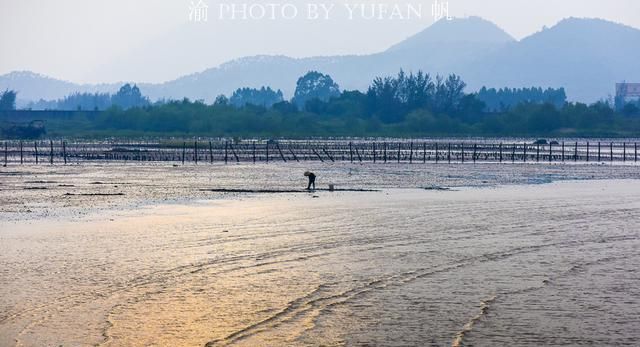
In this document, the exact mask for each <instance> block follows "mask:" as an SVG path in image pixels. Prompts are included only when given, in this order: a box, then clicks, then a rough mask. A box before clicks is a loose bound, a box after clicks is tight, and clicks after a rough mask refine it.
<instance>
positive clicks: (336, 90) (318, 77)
mask: <svg viewBox="0 0 640 347" xmlns="http://www.w3.org/2000/svg"><path fill="white" fill-rule="evenodd" d="M339 95H340V87H339V86H338V84H337V83H335V82H334V81H333V79H331V76H329V75H325V74H322V73H320V72H317V71H309V72H307V73H306V74H305V75H304V76H302V77H300V78H298V81H297V82H296V91H295V93H294V95H293V99H292V100H291V102H292V103H293V104H295V105H296V106H297V107H298V109H304V106H305V104H306V103H307V101H309V100H312V99H319V100H321V101H327V100H329V99H330V98H332V97H337V96H339Z"/></svg>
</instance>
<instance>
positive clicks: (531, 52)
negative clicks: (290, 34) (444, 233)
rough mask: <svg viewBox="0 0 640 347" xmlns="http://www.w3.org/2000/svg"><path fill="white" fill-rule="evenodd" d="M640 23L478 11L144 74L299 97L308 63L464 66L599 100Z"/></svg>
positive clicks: (173, 94)
mask: <svg viewBox="0 0 640 347" xmlns="http://www.w3.org/2000/svg"><path fill="white" fill-rule="evenodd" d="M638 57H640V30H638V29H635V28H632V27H628V26H625V25H621V24H617V23H613V22H608V21H605V20H600V19H577V18H569V19H565V20H562V21H561V22H559V23H558V24H556V25H555V26H553V27H551V28H548V29H543V30H542V31H540V32H537V33H535V34H533V35H531V36H529V37H526V38H524V39H522V40H520V41H517V40H515V39H514V38H513V37H511V36H510V35H509V34H507V33H506V32H504V31H503V30H502V29H500V28H499V27H498V26H496V25H495V24H493V23H491V22H489V21H486V20H484V19H481V18H478V17H470V18H464V19H454V20H451V21H446V20H442V21H439V22H437V23H435V24H433V25H431V26H430V27H428V28H426V29H425V30H423V31H421V32H419V33H417V34H415V35H413V36H412V37H409V38H408V39H406V40H404V41H402V42H400V43H398V44H396V45H393V46H392V47H390V48H389V49H387V50H385V51H383V52H381V53H377V54H371V55H349V56H329V57H311V58H300V59H296V58H289V57H285V56H253V57H245V58H240V59H235V60H232V61H230V62H227V63H224V64H222V65H220V66H218V67H214V68H210V69H207V70H205V71H202V72H198V73H194V74H191V75H187V76H184V77H180V78H178V79H175V80H173V81H169V82H165V83H159V84H148V83H139V84H138V85H139V87H140V89H141V90H142V92H143V93H144V94H145V95H148V96H149V97H150V98H151V99H159V98H174V99H181V98H183V97H189V98H190V99H204V100H205V101H207V102H211V101H213V100H214V99H215V97H216V96H217V95H219V94H226V95H230V94H231V93H232V92H233V91H234V90H235V89H237V88H240V87H261V86H271V87H272V88H274V89H276V88H279V89H281V90H282V91H283V92H284V94H285V96H287V97H290V96H291V95H292V94H293V91H294V89H295V83H296V80H297V78H298V77H300V76H301V75H303V74H304V73H306V72H307V71H309V70H318V71H321V72H323V73H328V74H330V75H331V76H332V77H333V79H334V80H335V81H336V82H337V83H338V84H339V85H340V87H341V88H342V89H347V90H352V89H359V90H366V88H367V86H368V85H369V84H370V82H371V80H372V79H373V78H374V77H376V76H384V75H391V74H395V73H397V72H398V70H399V69H400V68H403V69H405V70H408V71H409V70H411V71H416V70H418V69H421V70H423V71H425V72H429V73H431V74H434V75H435V74H436V73H439V74H449V73H456V74H458V75H461V76H462V78H463V80H465V81H466V82H467V84H468V88H467V91H473V90H477V89H479V88H480V87H482V86H487V87H496V88H500V87H531V86H536V87H538V86H539V87H564V88H566V91H567V95H568V97H569V99H570V100H575V101H583V102H594V101H597V100H599V99H601V98H606V97H607V96H608V95H610V94H613V93H614V84H615V83H616V82H620V81H624V80H626V81H640V62H639V61H638ZM122 84H123V83H111V84H98V85H88V84H74V83H71V82H66V81H61V80H56V79H53V78H49V77H46V76H42V75H39V74H35V73H32V72H11V73H9V74H6V75H2V76H0V89H1V90H4V89H5V88H10V89H15V90H17V91H19V94H18V97H19V99H20V100H21V103H22V104H24V103H25V102H26V101H27V100H38V99H41V98H42V99H56V98H61V97H63V96H65V95H68V94H70V93H73V92H85V91H86V92H96V91H100V92H115V91H116V90H117V89H118V88H119V87H120V86H121V85H122Z"/></svg>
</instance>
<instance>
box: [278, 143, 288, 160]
mask: <svg viewBox="0 0 640 347" xmlns="http://www.w3.org/2000/svg"><path fill="white" fill-rule="evenodd" d="M276 147H277V148H278V152H280V158H282V161H283V162H285V163H286V162H287V159H285V157H284V154H282V150H281V149H280V144H279V143H276Z"/></svg>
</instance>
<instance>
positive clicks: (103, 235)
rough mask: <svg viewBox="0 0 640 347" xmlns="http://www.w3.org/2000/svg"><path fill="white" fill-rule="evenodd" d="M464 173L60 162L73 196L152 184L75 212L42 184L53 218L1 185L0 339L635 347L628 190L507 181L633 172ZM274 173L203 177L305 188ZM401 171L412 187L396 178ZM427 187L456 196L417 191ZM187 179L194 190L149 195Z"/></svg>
mask: <svg viewBox="0 0 640 347" xmlns="http://www.w3.org/2000/svg"><path fill="white" fill-rule="evenodd" d="M468 167H469V168H470V169H468V170H460V169H459V168H458V170H453V169H449V170H448V169H442V170H441V171H439V172H438V171H436V170H430V169H428V168H424V167H422V168H421V167H419V166H415V167H412V168H411V170H414V171H412V172H394V171H393V170H392V169H391V168H389V169H385V170H388V171H384V172H383V173H384V175H383V173H376V174H367V175H369V176H370V177H369V176H367V177H368V178H366V179H361V177H362V176H361V177H360V178H358V179H356V178H353V176H354V175H364V174H363V173H362V171H360V172H358V173H354V168H343V167H337V168H332V170H334V171H329V170H326V171H321V172H323V176H320V177H326V176H328V175H335V176H336V181H338V184H339V186H342V187H382V188H385V187H387V188H385V189H383V190H382V191H381V192H357V193H355V192H335V193H330V192H317V193H315V194H275V195H273V194H272V195H233V194H215V195H212V194H211V193H207V192H199V190H198V189H194V187H200V184H199V183H201V180H202V179H203V178H202V177H206V175H207V171H205V170H204V169H197V170H200V171H193V172H188V173H187V175H186V176H187V177H186V179H185V182H186V183H185V184H184V186H182V188H181V187H179V186H176V183H175V182H177V180H176V179H175V178H172V177H173V176H174V175H175V176H178V175H180V174H179V173H173V172H172V171H169V172H170V173H169V174H166V175H165V176H164V177H165V179H164V180H162V181H156V180H153V178H157V175H158V172H162V171H163V170H164V171H165V172H166V171H167V170H172V169H173V168H169V169H167V168H160V169H158V168H153V167H149V168H143V169H140V168H138V169H136V170H140V171H144V170H148V172H147V175H140V174H139V171H137V172H136V173H135V174H133V173H132V172H129V173H128V174H125V173H122V174H121V175H122V176H121V177H119V176H118V175H116V174H114V173H113V172H112V173H109V172H106V173H105V171H104V170H98V169H96V170H95V174H87V173H86V172H91V171H85V174H82V175H80V174H77V173H74V172H72V171H71V170H72V169H69V168H58V170H69V172H64V174H58V176H57V178H55V179H51V180H55V181H59V182H67V183H68V182H73V183H74V184H76V185H78V187H73V188H74V190H73V191H77V192H84V191H94V190H96V189H99V190H101V191H102V190H109V191H111V190H113V189H117V188H113V187H107V186H108V184H105V183H111V184H112V183H114V182H120V180H122V179H127V180H128V182H134V181H138V182H141V181H145V180H149V182H148V185H149V186H151V187H147V188H139V187H138V188H137V194H139V195H134V193H133V192H134V191H136V189H133V188H126V189H127V190H126V191H125V192H126V194H127V195H125V196H124V198H126V199H132V196H135V197H136V198H137V197H140V198H146V199H148V200H149V201H153V203H147V204H142V205H140V204H136V205H127V206H130V208H120V209H106V210H102V211H94V212H93V213H91V214H89V215H83V216H76V215H74V214H70V213H69V211H73V209H72V208H70V207H69V206H67V207H65V204H66V205H70V206H71V207H73V208H82V206H81V205H85V204H87V205H89V206H88V207H90V205H91V201H92V200H90V199H94V198H96V197H92V196H84V197H82V198H78V199H74V200H70V201H66V202H64V203H61V202H59V201H56V200H55V199H56V198H58V197H59V196H60V194H61V193H62V192H63V189H69V187H57V186H56V188H51V189H50V190H49V189H48V190H45V191H44V193H45V195H43V196H44V198H42V199H43V200H44V203H45V204H49V207H47V208H42V209H39V210H38V209H37V206H35V207H34V206H31V208H34V209H35V211H45V210H46V211H53V212H55V213H52V214H50V215H40V214H39V215H38V218H30V217H29V216H30V215H29V214H28V213H27V214H24V213H21V212H20V211H16V210H15V208H16V206H21V205H20V203H24V202H25V200H27V199H30V197H31V195H29V194H32V193H33V191H31V190H26V191H25V190H20V189H17V187H19V186H20V185H21V184H23V185H24V184H26V183H24V182H25V181H26V180H27V179H32V178H33V177H32V176H33V173H31V174H29V175H19V176H17V177H20V178H19V179H18V178H15V177H14V178H12V179H11V180H6V181H4V182H3V189H7V187H13V188H12V189H13V190H12V191H11V192H10V194H9V196H11V199H12V200H11V201H13V202H12V203H7V204H6V205H5V206H8V207H6V208H5V210H3V212H2V214H3V216H7V217H8V218H5V219H3V220H2V221H0V264H2V266H1V267H0V345H2V346H5V345H6V346H12V345H18V346H43V345H55V346H59V345H64V346H83V345H87V346H88V345H105V346H142V345H147V346H154V345H155V346H203V345H206V344H208V345H209V346H218V345H241V346H283V345H286V346H318V345H328V346H342V345H347V346H361V345H384V346H407V345H414V346H463V345H464V346H471V345H473V346H501V345H510V346H540V345H550V346H553V345H555V346H560V345H562V346H584V345H590V346H621V345H629V346H637V345H638V344H639V343H640V315H639V314H638V313H639V312H640V271H639V270H638V268H639V265H640V231H639V230H638V228H637V225H640V181H638V180H629V179H626V180H584V181H566V182H555V183H548V184H538V185H517V184H518V183H526V182H527V181H528V180H529V177H543V178H545V179H549V180H551V179H553V177H556V176H554V175H557V177H561V178H569V179H570V178H590V177H588V176H589V175H591V176H598V175H602V176H606V175H607V172H608V173H609V175H612V176H613V175H621V176H625V175H632V174H633V171H628V172H627V171H625V170H633V169H634V168H620V169H619V170H618V171H615V174H612V172H614V169H613V168H601V167H581V168H571V167H565V166H562V167H559V166H558V167H550V168H546V169H543V168H540V169H538V168H536V169H535V170H541V171H539V172H538V171H533V172H531V171H526V170H524V169H523V168H519V167H513V168H504V167H499V168H495V167H494V166H487V167H482V166H480V167H481V168H484V169H483V170H481V169H473V168H478V167H477V166H468ZM286 169H287V168H286V167H285V168H278V169H274V170H272V171H269V170H263V171H261V172H258V173H256V171H252V170H250V168H249V167H241V166H238V167H235V168H234V169H231V170H241V171H243V172H246V173H245V175H249V176H250V177H255V180H253V181H251V180H248V181H247V180H243V181H242V183H236V181H224V180H223V179H221V177H225V176H228V177H237V176H235V174H234V172H233V171H231V172H228V171H226V172H210V173H208V174H209V175H210V176H209V179H210V181H209V182H208V183H207V186H208V187H209V186H210V187H214V186H215V187H220V186H224V187H229V186H234V187H236V186H240V185H242V186H243V187H252V188H253V187H257V186H259V185H261V184H270V187H271V183H269V182H275V181H279V182H282V183H281V184H280V185H277V184H275V186H279V187H286V186H288V182H290V181H289V179H290V180H291V181H295V182H296V183H297V182H298V180H299V179H298V178H297V172H295V170H292V171H291V174H290V175H281V174H282V173H283V172H285V170H286ZM289 169H291V167H289ZM317 169H321V168H316V171H319V170H317ZM347 169H351V171H352V172H351V175H349V174H348V171H347ZM635 169H636V170H637V168H635ZM76 170H77V168H76ZM226 170H229V169H226ZM279 170H281V171H279ZM363 170H365V172H373V171H371V170H368V169H367V168H364V169H363ZM447 170H448V171H447ZM544 170H546V171H544ZM603 170H606V171H603ZM609 170H611V171H609ZM396 171H401V170H396ZM536 173H537V175H536ZM109 174H111V176H109ZM182 174H183V175H184V174H185V173H184V172H183V173H182ZM38 175H39V176H38V177H39V179H41V178H42V177H49V178H50V177H54V176H52V175H51V174H48V176H46V174H45V173H39V174H38ZM154 175H156V176H154ZM385 175H386V177H388V178H386V179H384V177H385ZM455 175H457V176H458V177H459V178H449V179H447V176H455ZM278 176H281V177H285V178H284V179H282V180H278V179H276V178H277V177H278ZM426 176H428V177H435V178H434V179H431V178H429V179H424V178H423V177H426ZM574 176H575V177H574ZM29 177H31V178H29ZM167 177H168V178H167ZM264 177H273V178H269V180H270V181H268V180H267V179H265V178H264ZM381 177H382V178H381ZM398 177H402V178H398ZM405 177H413V178H412V179H410V182H411V183H405V184H406V185H405V186H404V187H406V188H404V189H399V188H388V187H391V186H393V185H394V182H398V181H402V182H406V180H405ZM416 177H418V178H416ZM485 177H488V178H485ZM548 177H552V178H548ZM217 178H220V179H219V180H218V179H217ZM47 179H48V178H47ZM90 180H96V181H101V182H103V184H100V185H90V183H92V182H87V181H90ZM238 181H239V180H238ZM194 182H198V183H197V184H196V183H194ZM205 182H206V179H205ZM248 182H249V183H248ZM469 182H471V183H477V184H476V185H475V186H473V184H464V183H469ZM483 182H486V183H483ZM543 182H544V181H543ZM302 183H304V182H302ZM447 183H449V184H447ZM505 183H507V184H508V183H515V184H514V185H505ZM40 184H42V185H45V183H40ZM429 184H435V185H443V186H456V187H457V188H456V189H455V190H451V191H434V190H423V189H415V187H416V186H422V185H424V186H427V185H429ZM50 185H53V184H50ZM112 185H114V184H112ZM156 185H157V186H156ZM163 185H164V186H165V187H166V186H171V187H172V188H171V189H173V190H176V191H178V192H177V193H175V195H173V194H169V193H165V194H166V195H162V194H161V192H162V191H163V190H162V189H160V188H158V187H162V186H163ZM396 185H397V184H396ZM465 185H467V186H473V187H464V186H465ZM96 186H99V187H97V188H96ZM120 186H122V182H120ZM141 186H143V187H144V186H145V185H141ZM399 186H402V185H399ZM184 187H187V188H184ZM411 187H413V188H411ZM165 190H166V189H165ZM180 190H183V191H187V192H190V193H193V195H189V197H190V200H188V201H183V200H180V201H172V202H171V203H170V204H159V203H157V201H156V200H154V199H157V198H158V197H161V198H164V197H175V196H180V193H179V191H180ZM195 192H199V193H195ZM41 193H42V192H41ZM25 194H26V195H25ZM47 194H48V195H47ZM200 194H202V195H200ZM314 195H315V196H317V197H314ZM117 198H119V197H108V199H117ZM193 198H198V199H202V200H198V201H194V200H191V199H193ZM212 199H213V200H212ZM128 201H129V200H128ZM131 201H132V200H131ZM112 202H113V201H112ZM114 203H115V202H114ZM96 204H97V205H96V206H107V207H108V206H111V205H110V204H109V203H107V202H105V201H104V200H102V197H100V198H98V202H97V203H96ZM115 204H117V203H115Z"/></svg>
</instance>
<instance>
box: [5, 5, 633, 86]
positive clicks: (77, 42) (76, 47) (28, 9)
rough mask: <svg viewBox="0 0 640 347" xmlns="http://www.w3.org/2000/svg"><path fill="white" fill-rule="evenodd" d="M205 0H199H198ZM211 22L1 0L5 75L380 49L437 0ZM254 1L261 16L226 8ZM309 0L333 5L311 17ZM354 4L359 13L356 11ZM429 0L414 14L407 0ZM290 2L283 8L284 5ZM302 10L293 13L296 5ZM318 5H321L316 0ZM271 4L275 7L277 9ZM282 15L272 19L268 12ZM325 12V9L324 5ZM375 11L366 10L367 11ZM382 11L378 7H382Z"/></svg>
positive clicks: (582, 12) (77, 78)
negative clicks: (324, 16) (384, 10)
mask: <svg viewBox="0 0 640 347" xmlns="http://www.w3.org/2000/svg"><path fill="white" fill-rule="evenodd" d="M198 1H199V0H193V3H194V4H198ZM202 1H204V3H205V4H206V5H208V13H207V14H208V18H207V21H206V22H204V21H201V22H195V21H193V20H190V18H189V15H190V14H193V13H191V9H190V7H191V3H192V1H191V0H55V1H54V0H0V47H2V49H1V50H0V74H4V73H7V72H10V71H13V70H31V71H34V72H38V73H42V74H45V75H49V76H52V77H55V78H61V79H65V80H70V81H73V82H87V83H96V82H115V81H138V82H160V81H166V80H170V79H174V78H176V77H178V76H181V75H185V74H189V73H192V72H197V71H201V70H204V69H207V68H209V67H214V66H217V65H220V64H221V63H224V62H225V61H228V60H231V59H233V58H238V57H242V56H247V55H256V54H283V55H288V56H293V57H306V56H317V55H336V54H366V53H372V52H378V51H382V50H384V49H386V48H387V47H388V46H390V45H392V44H394V43H396V42H398V41H400V40H402V39H404V38H406V37H408V36H411V35H412V34H414V33H416V32H419V31H420V30H422V29H424V28H426V27H427V26H429V25H431V24H432V23H433V21H434V19H433V17H432V15H431V6H432V4H433V0H422V1H417V0H416V1H412V0H398V1H391V0H349V1H345V0H342V1H337V0H327V1H323V0H215V1H214V0H202ZM232 3H233V4H236V6H237V7H236V9H238V11H240V9H241V6H242V4H246V5H247V6H252V5H253V11H254V12H253V14H254V18H255V17H260V16H261V11H262V10H263V9H264V10H266V11H267V12H266V14H265V16H264V18H263V19H247V20H242V19H239V18H238V17H239V16H241V15H242V14H241V12H236V13H237V15H236V19H231V18H230V13H229V12H228V11H225V12H224V13H222V15H223V19H220V14H221V13H220V11H219V9H220V6H221V5H222V6H223V8H224V9H229V8H230V7H225V6H230V4H232ZM448 3H449V14H450V15H451V16H454V17H466V16H480V17H483V18H485V19H488V20H490V21H492V22H494V23H496V24H497V25H498V26H500V27H502V28H503V29H504V30H505V31H507V32H508V33H509V34H511V35H512V36H514V37H515V38H517V39H520V38H523V37H525V36H527V35H530V34H532V33H534V32H536V31H538V30H540V29H541V28H542V27H543V26H545V25H546V26H552V25H554V24H555V23H557V22H558V21H559V20H561V19H562V18H565V17H571V16H573V17H591V18H593V17H597V18H604V19H607V20H611V21H615V22H619V23H623V24H627V25H630V26H633V27H636V28H640V1H638V0H607V1H605V0H449V1H448ZM309 4H316V5H318V6H319V5H320V4H323V5H326V6H327V8H328V7H329V6H330V4H333V5H334V7H333V8H332V9H331V11H330V12H329V19H327V20H325V19H322V16H320V17H319V18H320V19H317V20H310V19H308V18H307V17H308V8H309V7H308V6H309ZM345 4H347V5H349V6H350V7H349V9H352V10H353V12H352V14H353V18H351V19H350V18H349V9H347V8H346V7H345ZM407 4H410V5H412V6H413V8H419V7H420V5H421V6H422V17H421V18H418V17H417V16H415V14H414V15H413V16H412V17H411V18H410V19H409V18H408V17H409V16H408V12H407V10H406V5H407ZM361 5H366V6H367V7H365V8H366V9H367V11H370V7H368V6H371V5H374V6H378V7H376V9H378V10H379V9H380V8H381V7H380V6H382V5H387V6H391V7H389V11H391V10H392V9H393V6H394V5H398V8H399V9H401V11H402V13H400V16H401V17H403V18H400V16H398V13H396V14H395V16H394V18H393V19H390V18H388V17H389V15H390V14H391V13H389V14H388V15H382V17H383V18H382V19H372V20H367V19H363V18H361V15H362V12H359V11H360V10H361V7H359V6H361ZM285 7H287V9H288V10H289V11H287V9H285V11H284V13H283V12H282V10H283V9H284V8H285ZM292 7H295V8H296V9H297V10H298V13H297V15H296V16H295V17H294V18H292V19H286V18H283V15H284V16H288V17H291V16H292V15H291V13H292V11H291V8H292ZM318 8H319V9H321V7H318ZM272 10H273V12H271V11H272ZM272 13H273V14H274V15H275V17H276V18H275V19H271V14H272ZM318 13H319V14H322V13H323V12H322V11H319V12H318ZM369 13H370V12H365V14H369ZM376 15H378V16H380V12H379V11H376Z"/></svg>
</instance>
